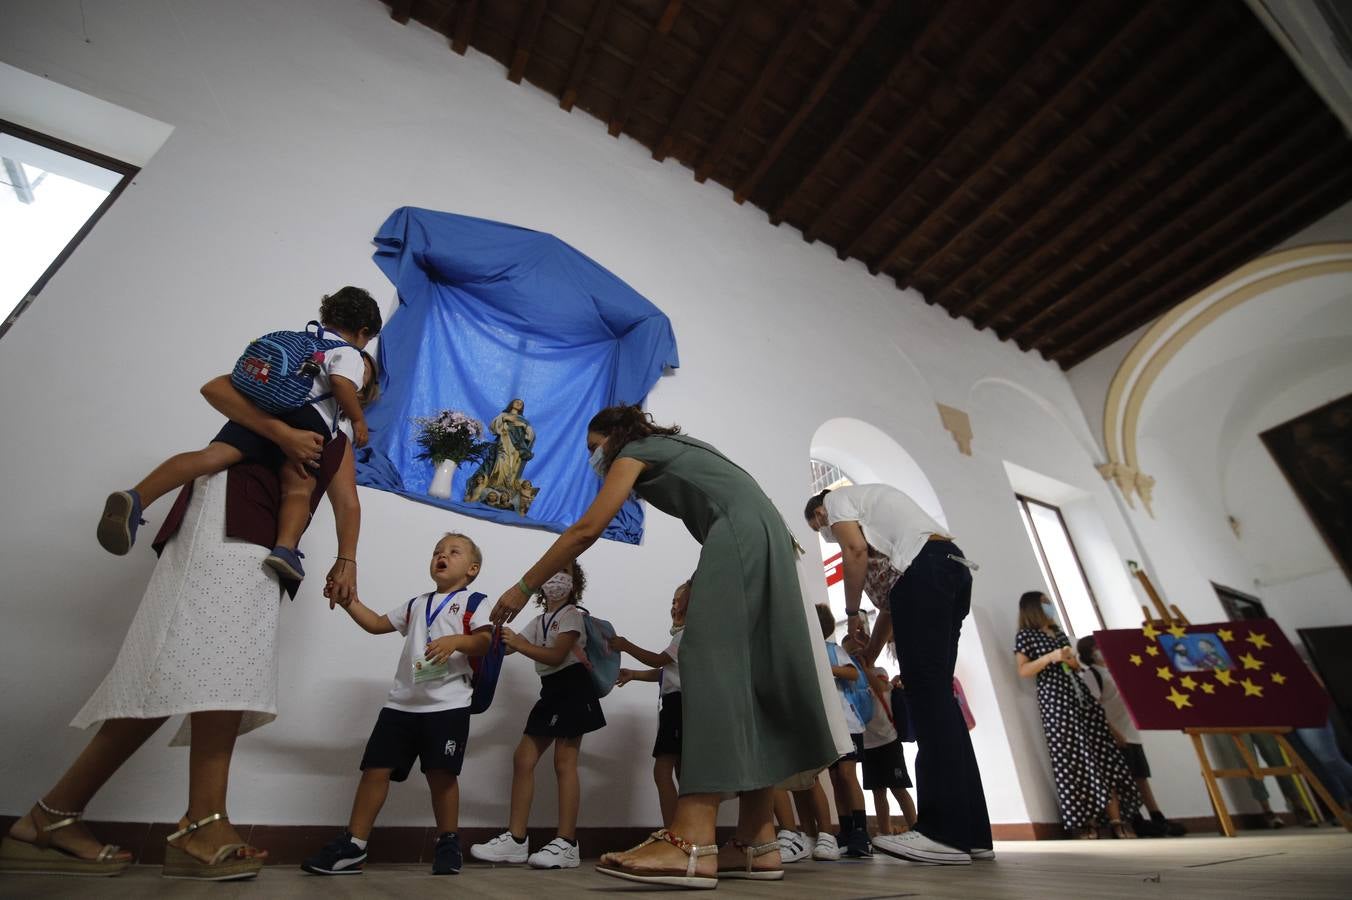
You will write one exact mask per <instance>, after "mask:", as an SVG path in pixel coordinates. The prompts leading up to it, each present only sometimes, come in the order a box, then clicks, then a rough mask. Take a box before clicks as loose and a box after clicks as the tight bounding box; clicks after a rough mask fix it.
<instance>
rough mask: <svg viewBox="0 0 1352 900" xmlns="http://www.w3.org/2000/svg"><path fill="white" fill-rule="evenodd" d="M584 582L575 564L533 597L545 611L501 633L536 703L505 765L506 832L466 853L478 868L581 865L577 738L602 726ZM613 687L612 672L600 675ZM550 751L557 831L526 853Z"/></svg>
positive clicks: (549, 867)
mask: <svg viewBox="0 0 1352 900" xmlns="http://www.w3.org/2000/svg"><path fill="white" fill-rule="evenodd" d="M586 586H587V579H586V576H585V575H584V574H583V572H582V567H581V566H579V565H578V564H577V563H576V562H573V563H571V564H570V565H569V567H568V568H567V569H565V570H564V571H562V572H559V573H558V574H556V575H554V576H553V577H552V578H550V579H549V580H548V581H546V582H545V583H544V584H543V585H541V587H540V590H539V592H538V593H537V595H536V602H537V603H539V604H540V605H542V606H543V607H544V611H543V612H541V613H540V615H538V616H536V617H535V618H534V619H532V620H531V621H530V622H529V623H528V624H527V625H526V627H525V628H523V629H522V630H521V631H520V632H514V631H512V630H511V629H509V628H505V627H504V628H503V629H502V642H503V645H504V646H505V647H506V648H507V651H508V652H509V653H520V654H521V655H522V656H525V657H527V658H528V659H531V660H533V661H534V662H535V671H536V673H537V674H538V675H539V676H540V699H539V701H537V702H536V704H535V706H534V707H533V708H532V709H531V711H530V715H529V716H528V717H527V719H526V728H525V731H524V733H523V734H522V735H521V742H520V743H519V744H517V747H516V753H515V755H514V756H513V758H512V800H511V807H510V810H509V822H508V827H507V830H506V831H504V832H503V833H502V834H500V835H498V836H497V837H495V838H493V839H491V840H489V841H487V842H485V843H482V844H475V845H474V846H473V847H470V850H469V853H470V856H472V857H474V858H475V859H477V860H479V861H481V862H491V863H527V864H528V865H530V866H531V868H535V869H573V868H576V867H577V866H578V864H579V863H580V862H581V852H580V850H579V848H578V845H577V812H578V805H579V801H580V799H581V787H580V786H579V784H578V776H577V760H578V754H579V752H580V751H581V748H582V736H583V735H584V734H588V733H590V732H593V731H596V730H597V729H599V728H602V727H604V726H605V724H606V719H605V716H604V715H602V713H601V700H600V691H599V689H598V686H597V682H596V680H595V679H594V678H593V676H592V671H591V670H592V662H591V661H590V660H589V654H591V653H592V650H593V648H591V647H589V646H588V643H589V642H588V638H587V631H588V622H587V621H586V620H587V619H588V618H589V616H587V615H586V614H584V612H583V611H582V610H581V609H580V608H579V607H578V601H579V600H580V599H582V593H583V591H584V590H585V589H586ZM606 677H608V678H609V679H610V681H609V682H608V685H609V684H613V683H614V680H615V673H614V672H610V673H608V674H607V676H606ZM551 744H553V745H554V774H555V775H556V776H557V779H558V783H559V828H558V833H557V835H556V836H555V837H554V839H553V840H551V841H550V842H549V843H548V844H545V846H543V847H541V848H540V849H539V850H537V851H536V852H534V853H530V847H529V844H528V842H527V835H526V827H527V825H528V824H529V822H530V805H531V800H532V799H533V798H534V795H535V766H536V764H537V763H539V761H540V757H542V756H544V753H545V751H546V750H548V749H549V746H550V745H551Z"/></svg>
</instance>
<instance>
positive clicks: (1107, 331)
mask: <svg viewBox="0 0 1352 900" xmlns="http://www.w3.org/2000/svg"><path fill="white" fill-rule="evenodd" d="M1349 196H1352V160H1347V161H1345V162H1344V164H1343V166H1342V168H1341V170H1340V171H1339V170H1334V171H1330V172H1329V173H1328V177H1321V178H1319V179H1317V180H1316V181H1315V183H1314V184H1313V185H1312V186H1311V187H1310V189H1309V190H1308V191H1306V192H1305V194H1304V195H1303V196H1302V197H1301V198H1300V199H1299V200H1298V201H1297V202H1296V203H1294V204H1292V205H1291V206H1290V207H1289V208H1288V209H1287V210H1286V212H1284V213H1283V214H1281V215H1279V216H1277V217H1275V218H1274V219H1272V220H1269V221H1268V222H1266V223H1264V224H1263V225H1261V226H1259V227H1258V228H1256V229H1251V230H1250V232H1249V236H1248V237H1247V238H1241V239H1239V240H1238V242H1237V244H1236V249H1235V250H1234V251H1233V252H1231V253H1228V254H1226V255H1224V256H1223V257H1221V258H1220V259H1218V260H1217V259H1213V260H1211V261H1210V262H1211V263H1212V264H1211V265H1210V266H1209V267H1204V265H1203V264H1199V265H1198V266H1196V267H1194V268H1193V269H1190V270H1189V272H1188V277H1187V279H1185V278H1183V277H1180V278H1178V279H1176V280H1175V281H1174V282H1171V284H1170V285H1167V286H1166V287H1164V288H1161V289H1160V290H1158V291H1156V292H1154V293H1153V294H1151V295H1150V297H1148V298H1146V299H1145V300H1144V301H1142V302H1141V303H1138V304H1132V305H1131V306H1130V307H1129V308H1128V312H1130V314H1128V315H1124V316H1121V317H1114V319H1115V320H1116V321H1114V322H1112V323H1107V322H1105V323H1104V325H1103V326H1102V327H1096V328H1095V329H1094V333H1087V334H1085V335H1084V336H1083V339H1080V340H1077V342H1076V343H1075V344H1072V345H1068V346H1067V347H1065V348H1064V349H1062V350H1059V351H1055V352H1053V353H1051V354H1048V356H1049V358H1051V359H1053V360H1055V361H1056V363H1057V364H1058V365H1060V366H1061V367H1062V368H1065V369H1069V368H1072V367H1074V366H1077V365H1079V364H1080V363H1082V362H1084V361H1085V360H1086V359H1088V358H1089V357H1091V356H1093V355H1094V354H1095V353H1097V352H1098V351H1099V350H1100V349H1102V348H1103V347H1106V346H1109V345H1110V344H1112V343H1113V342H1114V341H1117V340H1120V339H1121V338H1123V337H1126V336H1127V335H1128V334H1131V333H1132V332H1133V331H1135V330H1136V329H1138V328H1140V327H1141V326H1142V325H1146V324H1148V323H1150V322H1152V321H1153V320H1154V319H1156V318H1157V317H1159V316H1160V315H1162V314H1163V313H1165V312H1168V311H1169V310H1170V309H1172V308H1173V307H1175V306H1177V305H1178V304H1179V303H1180V302H1182V301H1183V300H1186V299H1187V298H1188V297H1191V296H1193V295H1194V294H1196V293H1197V292H1198V291H1202V290H1205V289H1206V287H1207V285H1210V284H1213V283H1215V282H1216V281H1217V280H1218V279H1221V278H1224V277H1225V276H1226V275H1228V274H1229V273H1231V272H1233V271H1234V270H1235V269H1237V268H1239V267H1240V266H1242V265H1243V264H1244V263H1246V262H1248V261H1250V260H1252V259H1256V258H1257V257H1259V256H1261V255H1262V254H1263V253H1265V252H1266V251H1268V250H1269V249H1271V248H1272V247H1273V246H1275V245H1276V244H1279V243H1281V242H1282V241H1283V240H1285V239H1286V238H1288V237H1290V236H1291V235H1293V234H1295V233H1297V232H1299V231H1300V230H1301V229H1302V228H1304V227H1305V226H1306V225H1308V224H1309V223H1310V222H1314V221H1318V220H1319V219H1321V218H1323V217H1324V216H1326V215H1328V214H1329V213H1330V212H1332V211H1333V210H1335V209H1337V208H1338V207H1339V206H1341V205H1343V204H1344V203H1346V202H1347V199H1348V197H1349Z"/></svg>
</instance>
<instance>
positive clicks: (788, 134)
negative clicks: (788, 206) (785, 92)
mask: <svg viewBox="0 0 1352 900" xmlns="http://www.w3.org/2000/svg"><path fill="white" fill-rule="evenodd" d="M894 2H895V0H873V5H872V6H870V7H869V9H868V10H867V11H866V12H864V13H862V14H861V15H860V16H859V19H858V20H857V21H856V22H855V24H854V27H853V28H852V29H851V30H850V36H849V37H848V38H846V39H845V42H844V43H843V44H841V45H840V47H839V48H838V49H837V50H836V53H835V56H833V57H832V58H831V62H830V63H828V64H827V66H826V68H825V69H824V70H823V71H822V73H821V74H820V75H818V76H817V78H816V80H815V81H814V82H813V85H812V90H811V91H809V92H808V95H807V97H806V98H804V99H803V102H802V103H800V104H798V108H797V109H796V110H795V111H794V113H793V116H792V117H791V118H790V119H789V121H788V122H786V123H785V124H784V125H783V126H782V127H781V128H780V129H779V132H778V133H777V134H776V135H775V137H774V139H773V140H771V141H770V145H769V146H768V147H767V148H766V150H765V152H764V153H762V154H761V158H760V160H759V161H758V162H757V163H756V165H755V166H753V167H752V169H751V171H750V172H748V173H747V175H746V177H745V178H743V179H742V180H741V181H740V182H739V183H738V184H737V188H736V190H735V191H733V195H732V199H733V200H734V201H736V202H737V203H745V202H746V198H747V197H749V196H751V192H752V191H754V190H755V189H756V186H757V185H759V184H760V180H761V179H762V178H764V177H765V173H766V172H768V171H769V170H770V167H771V166H773V165H774V164H775V162H776V161H778V159H779V157H780V155H781V154H783V152H784V149H785V148H786V147H788V145H789V142H790V141H792V140H793V138H794V137H795V136H796V135H797V134H798V129H799V128H801V127H803V123H804V122H805V121H807V117H808V116H809V115H811V114H812V111H813V110H815V109H816V108H817V104H818V103H820V102H821V100H822V98H823V97H825V96H826V92H827V90H829V89H830V87H831V85H832V84H833V83H835V80H836V77H837V76H838V75H840V73H841V70H843V69H844V68H845V65H846V64H847V63H848V62H849V61H850V59H851V58H852V57H853V56H854V53H855V51H856V50H858V49H859V46H860V45H861V44H862V43H863V42H864V39H865V38H867V37H868V35H869V32H871V31H872V30H873V27H874V26H875V25H877V24H878V20H879V19H881V18H882V17H883V16H884V15H885V14H886V13H887V11H888V9H889V8H891V6H892V4H893V3H894ZM739 7H740V5H739Z"/></svg>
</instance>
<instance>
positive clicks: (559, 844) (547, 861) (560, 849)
mask: <svg viewBox="0 0 1352 900" xmlns="http://www.w3.org/2000/svg"><path fill="white" fill-rule="evenodd" d="M580 851H581V848H580V847H579V846H578V845H577V844H570V843H568V842H567V841H565V840H564V839H563V838H559V837H556V838H554V840H552V841H550V842H549V843H548V844H545V845H544V846H543V847H541V848H540V849H539V850H536V851H535V852H534V853H532V854H531V855H530V859H528V860H526V862H528V863H530V867H531V868H532V869H576V868H577V867H578V864H579V863H580V862H581V861H582V853H581V852H580Z"/></svg>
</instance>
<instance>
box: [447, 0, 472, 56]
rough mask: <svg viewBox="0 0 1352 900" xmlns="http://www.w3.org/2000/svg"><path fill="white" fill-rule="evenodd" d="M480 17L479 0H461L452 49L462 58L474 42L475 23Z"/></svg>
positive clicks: (456, 9)
mask: <svg viewBox="0 0 1352 900" xmlns="http://www.w3.org/2000/svg"><path fill="white" fill-rule="evenodd" d="M478 16H479V0H460V2H459V3H457V4H456V7H455V37H453V38H452V39H451V49H452V50H454V51H455V52H456V53H459V54H460V55H461V56H464V55H465V51H466V50H468V49H469V45H470V42H472V41H473V40H474V23H475V20H476V19H477V18H478Z"/></svg>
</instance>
